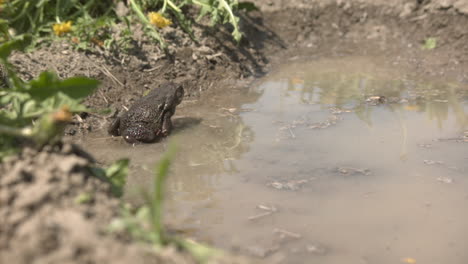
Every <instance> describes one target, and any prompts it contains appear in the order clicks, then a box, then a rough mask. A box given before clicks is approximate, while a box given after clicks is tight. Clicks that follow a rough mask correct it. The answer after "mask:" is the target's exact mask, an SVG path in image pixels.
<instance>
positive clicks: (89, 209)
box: [0, 144, 193, 264]
mask: <svg viewBox="0 0 468 264" xmlns="http://www.w3.org/2000/svg"><path fill="white" fill-rule="evenodd" d="M91 165H92V160H91V158H90V156H89V155H87V154H86V153H85V152H83V151H82V150H80V149H79V148H78V147H76V146H74V145H71V144H64V145H63V146H61V147H54V148H51V147H48V148H46V149H44V150H43V151H40V152H38V151H36V150H33V149H29V148H28V149H25V150H24V151H23V152H22V153H21V154H20V155H19V156H17V157H14V158H10V159H8V160H6V161H4V162H3V163H2V164H1V165H0V204H2V206H1V207H0V219H1V223H2V224H1V225H0V262H1V263H19V264H20V263H106V262H109V261H111V262H113V263H132V262H136V263H154V262H155V261H156V260H161V261H163V260H164V261H167V262H168V263H191V262H193V261H191V260H190V259H189V258H187V257H184V256H182V255H180V254H179V255H177V254H174V253H172V254H166V255H164V254H161V255H155V253H154V252H153V251H151V250H150V249H149V248H147V247H145V246H142V245H139V244H131V243H129V242H128V241H124V240H120V239H117V238H116V237H114V236H111V235H108V234H106V232H105V229H106V227H107V225H108V224H109V223H110V220H111V219H112V217H114V216H116V214H117V213H118V212H119V200H118V199H117V198H115V197H113V196H112V194H111V190H110V185H109V184H108V183H106V182H103V181H102V180H99V179H98V178H96V177H94V176H93V175H92V174H91V172H90V170H89V167H90V166H91ZM83 195H87V196H88V197H89V198H88V199H86V201H84V200H83V201H81V202H80V201H79V199H80V196H83ZM169 251H170V249H168V252H169ZM172 251H173V250H172ZM168 252H166V253H168Z"/></svg>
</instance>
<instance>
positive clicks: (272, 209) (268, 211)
mask: <svg viewBox="0 0 468 264" xmlns="http://www.w3.org/2000/svg"><path fill="white" fill-rule="evenodd" d="M257 208H258V209H261V210H264V211H266V212H264V213H261V214H257V215H253V216H250V217H249V218H247V219H248V220H250V221H254V220H257V219H260V218H263V217H265V216H269V215H271V214H273V213H276V212H277V211H278V209H276V207H275V206H267V205H262V204H260V205H258V206H257Z"/></svg>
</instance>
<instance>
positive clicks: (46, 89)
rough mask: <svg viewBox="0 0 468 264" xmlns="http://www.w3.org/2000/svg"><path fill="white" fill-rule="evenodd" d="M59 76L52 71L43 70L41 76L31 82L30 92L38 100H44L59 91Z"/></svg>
mask: <svg viewBox="0 0 468 264" xmlns="http://www.w3.org/2000/svg"><path fill="white" fill-rule="evenodd" d="M58 82H59V80H58V78H57V75H55V74H54V73H52V72H42V73H41V74H40V75H39V78H37V79H36V80H32V81H31V82H29V84H30V89H29V91H28V93H29V94H30V95H31V96H32V97H33V98H35V99H36V100H44V99H46V98H47V97H51V96H52V95H54V94H55V93H57V90H58V88H57V86H58Z"/></svg>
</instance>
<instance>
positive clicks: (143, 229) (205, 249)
mask: <svg viewBox="0 0 468 264" xmlns="http://www.w3.org/2000/svg"><path fill="white" fill-rule="evenodd" d="M175 153H176V150H175V146H174V144H170V146H169V150H168V151H167V152H166V153H165V154H164V156H163V157H162V158H161V160H160V161H159V163H158V164H157V165H156V167H155V172H156V173H155V174H156V175H155V177H154V181H153V187H152V192H151V193H150V192H148V191H147V190H144V191H143V196H144V198H145V201H146V204H145V205H143V206H141V207H139V208H137V209H133V208H132V207H131V206H130V205H128V204H126V205H124V206H123V208H122V211H121V216H120V218H117V219H115V220H114V221H113V222H112V223H111V225H110V226H109V229H110V231H112V232H116V231H126V232H128V233H129V234H130V235H131V236H132V237H133V238H134V239H137V240H140V241H144V242H146V243H150V244H152V245H153V246H154V247H155V249H156V250H158V249H160V248H162V247H164V246H167V245H174V246H176V247H178V248H180V249H182V250H186V251H187V252H189V253H190V254H192V256H193V257H194V258H195V259H196V260H197V261H198V262H199V263H206V262H207V261H209V260H210V259H211V258H213V257H217V256H220V255H221V254H222V252H221V251H220V250H217V249H214V248H211V247H209V246H206V245H203V244H200V243H196V242H194V241H191V240H187V239H183V238H178V237H174V236H170V235H168V234H166V233H165V230H164V228H163V224H162V219H163V200H164V185H165V181H166V179H167V176H168V173H169V167H170V164H171V162H172V160H173V159H174V157H175Z"/></svg>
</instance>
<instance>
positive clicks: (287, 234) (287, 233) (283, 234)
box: [273, 228, 302, 239]
mask: <svg viewBox="0 0 468 264" xmlns="http://www.w3.org/2000/svg"><path fill="white" fill-rule="evenodd" d="M273 233H275V234H279V236H280V238H281V239H283V238H294V239H299V238H301V237H302V235H300V234H297V233H293V232H290V231H287V230H284V229H279V228H275V229H274V230H273Z"/></svg>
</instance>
